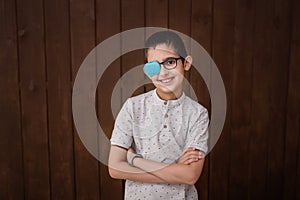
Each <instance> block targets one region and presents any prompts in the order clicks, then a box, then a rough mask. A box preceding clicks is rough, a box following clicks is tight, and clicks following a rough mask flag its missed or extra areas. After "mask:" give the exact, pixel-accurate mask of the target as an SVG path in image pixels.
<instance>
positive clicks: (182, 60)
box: [156, 56, 185, 70]
mask: <svg viewBox="0 0 300 200" xmlns="http://www.w3.org/2000/svg"><path fill="white" fill-rule="evenodd" d="M169 59H174V60H175V62H176V63H175V66H174V67H172V68H168V67H166V66H165V65H164V63H165V62H168V61H169ZM178 60H181V62H182V64H184V61H185V58H183V57H181V56H180V57H178V58H172V57H170V58H168V59H167V60H165V61H163V62H158V61H156V62H157V63H158V64H159V65H160V66H161V65H162V66H163V67H164V68H165V69H166V70H172V69H175V68H176V67H177V61H178Z"/></svg>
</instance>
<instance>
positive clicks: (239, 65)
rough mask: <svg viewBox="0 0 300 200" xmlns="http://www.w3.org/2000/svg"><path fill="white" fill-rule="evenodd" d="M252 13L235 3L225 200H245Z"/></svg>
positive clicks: (251, 8) (252, 6)
mask: <svg viewBox="0 0 300 200" xmlns="http://www.w3.org/2000/svg"><path fill="white" fill-rule="evenodd" d="M254 11H255V4H254V2H253V1H236V3H235V28H234V52H233V53H234V55H233V75H232V76H233V77H232V105H234V106H232V109H231V139H230V145H231V148H230V164H229V165H230V169H229V199H247V197H248V184H249V183H248V181H249V180H248V171H249V139H250V135H251V89H252V59H253V48H254V38H253V32H254ZM237 105H238V106H237Z"/></svg>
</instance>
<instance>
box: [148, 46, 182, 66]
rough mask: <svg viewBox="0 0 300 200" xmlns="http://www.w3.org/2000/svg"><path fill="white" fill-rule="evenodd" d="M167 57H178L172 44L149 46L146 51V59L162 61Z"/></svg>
mask: <svg viewBox="0 0 300 200" xmlns="http://www.w3.org/2000/svg"><path fill="white" fill-rule="evenodd" d="M169 57H178V54H177V53H176V52H175V51H174V48H173V47H172V46H170V45H166V44H159V45H157V46H156V47H155V48H153V47H150V48H149V49H148V52H147V60H148V61H153V60H157V61H158V62H162V61H164V60H165V59H166V58H169Z"/></svg>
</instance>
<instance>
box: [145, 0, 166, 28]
mask: <svg viewBox="0 0 300 200" xmlns="http://www.w3.org/2000/svg"><path fill="white" fill-rule="evenodd" d="M168 14H169V10H168V0H152V1H145V17H146V26H151V27H163V28H167V27H168Z"/></svg>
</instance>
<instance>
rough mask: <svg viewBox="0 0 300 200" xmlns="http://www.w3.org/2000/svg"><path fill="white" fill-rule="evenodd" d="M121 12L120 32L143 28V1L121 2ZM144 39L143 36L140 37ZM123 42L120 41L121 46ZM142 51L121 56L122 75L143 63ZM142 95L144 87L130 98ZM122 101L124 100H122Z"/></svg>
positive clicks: (125, 0) (128, 0)
mask: <svg viewBox="0 0 300 200" xmlns="http://www.w3.org/2000/svg"><path fill="white" fill-rule="evenodd" d="M121 5H122V8H121V9H122V11H121V14H122V15H121V20H122V22H121V23H122V31H125V30H129V29H134V28H140V27H144V26H145V19H144V16H145V11H144V7H145V5H144V1H140V0H123V1H122V3H121ZM140 37H142V38H145V37H144V35H143V36H140ZM123 43H124V41H123V40H122V44H123ZM144 57H145V56H144V51H143V50H142V49H141V50H136V51H133V52H130V53H127V54H125V55H123V56H122V61H121V71H122V75H123V74H125V73H126V72H127V71H128V70H130V69H132V68H134V67H136V66H138V65H141V64H143V63H144ZM134 81H135V80H132V84H134ZM141 93H144V87H141V88H139V89H138V90H136V91H135V92H134V93H133V95H132V96H135V95H138V94H141ZM123 101H124V99H123Z"/></svg>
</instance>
